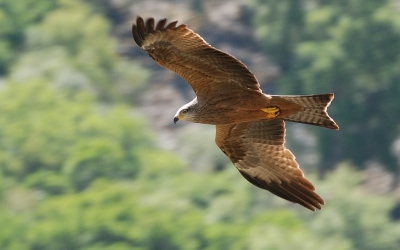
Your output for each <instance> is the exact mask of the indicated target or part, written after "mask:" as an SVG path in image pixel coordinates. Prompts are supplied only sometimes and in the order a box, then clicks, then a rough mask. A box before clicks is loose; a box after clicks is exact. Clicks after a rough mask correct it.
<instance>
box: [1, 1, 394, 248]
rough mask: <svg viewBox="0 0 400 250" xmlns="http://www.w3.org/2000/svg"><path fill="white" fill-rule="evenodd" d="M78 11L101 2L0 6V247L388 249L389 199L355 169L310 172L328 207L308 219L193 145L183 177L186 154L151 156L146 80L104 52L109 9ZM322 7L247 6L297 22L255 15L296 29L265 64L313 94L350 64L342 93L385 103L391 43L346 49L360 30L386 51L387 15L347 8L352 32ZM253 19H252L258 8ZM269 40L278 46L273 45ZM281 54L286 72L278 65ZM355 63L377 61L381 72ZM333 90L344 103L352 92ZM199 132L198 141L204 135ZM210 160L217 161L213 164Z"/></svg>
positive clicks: (111, 47) (109, 50)
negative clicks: (143, 103)
mask: <svg viewBox="0 0 400 250" xmlns="http://www.w3.org/2000/svg"><path fill="white" fill-rule="evenodd" d="M86 2H88V3H93V5H96V4H98V3H101V2H104V1H78V0H58V1H39V2H38V1H31V0H20V1H7V0H4V1H3V0H0V24H1V26H2V27H6V28H4V29H1V30H0V37H1V38H2V39H0V41H1V42H0V73H1V74H3V75H4V78H3V79H2V80H1V82H0V114H1V115H0V211H1V213H0V225H1V226H0V249H13V250H24V249H31V250H38V249H40V250H46V249H49V250H50V249H51V250H54V249H86V250H89V249H112V250H118V249H121V250H122V249H137V250H139V249H140V250H144V249H154V250H159V249H166V250H173V249H185V250H186V249H189V250H190V249H208V250H214V249H215V250H216V249H233V250H234V249H250V250H258V249H299V250H300V249H305V250H306V249H307V250H308V249H321V250H330V249H340V250H346V249H349V250H350V249H371V250H372V249H393V250H394V249H398V246H399V244H400V241H399V238H398V235H400V225H399V224H398V223H396V222H393V221H390V219H389V217H388V214H389V212H390V211H391V209H392V208H393V207H394V206H395V200H394V198H393V197H390V196H384V195H380V196H377V195H371V194H367V193H365V191H363V189H361V188H360V183H361V182H362V180H363V178H362V172H359V171H357V170H355V169H356V167H355V166H354V165H351V164H349V163H342V164H341V165H339V166H338V167H337V170H336V171H333V172H332V173H330V174H328V175H327V176H326V178H325V179H324V180H315V178H313V177H314V176H313V175H311V179H312V181H313V182H314V183H315V184H316V186H317V187H318V192H319V193H320V194H321V196H322V197H324V198H326V201H327V205H326V206H325V207H324V208H323V210H322V211H320V212H316V213H312V212H310V211H305V210H304V209H302V208H300V207H298V206H296V205H293V204H290V203H289V202H286V201H284V200H282V199H279V198H277V197H274V196H273V195H271V194H269V193H266V192H264V191H262V190H259V189H257V188H255V187H253V186H251V185H250V184H249V183H247V182H246V180H244V179H243V178H242V177H241V176H240V175H239V174H238V173H237V171H236V170H235V168H234V167H233V166H231V164H230V163H229V167H225V166H224V165H226V164H227V162H226V159H225V158H223V159H222V158H220V156H222V153H221V154H220V155H214V153H212V154H210V151H207V149H206V148H205V147H204V145H198V147H197V148H195V151H196V152H197V156H196V152H193V151H190V150H188V151H189V152H186V154H187V155H189V156H190V157H191V158H194V159H196V161H198V162H202V164H204V165H205V166H196V167H195V170H193V169H192V170H190V169H188V168H187V162H185V160H187V159H185V160H184V159H182V158H181V156H178V155H176V154H174V153H171V152H168V151H165V150H163V149H160V148H158V147H157V146H156V143H155V142H154V138H153V135H152V133H151V132H150V131H149V129H148V128H147V127H146V121H145V119H144V118H143V117H142V116H141V115H140V112H139V111H138V110H137V108H136V107H135V104H137V99H138V97H139V96H140V95H141V93H142V92H141V90H143V88H144V86H145V83H146V82H147V79H148V76H149V74H150V73H149V72H148V71H146V70H145V69H143V68H142V67H141V66H140V64H139V63H137V62H134V61H129V60H127V59H123V58H119V57H118V56H116V55H115V50H116V49H115V46H116V45H115V44H116V42H115V41H114V40H113V39H112V38H111V36H110V28H111V22H110V20H107V19H106V18H105V16H108V17H109V14H107V13H109V10H108V9H107V8H108V7H107V6H108V5H107V4H105V5H104V6H105V7H104V6H103V7H104V8H106V10H104V9H103V8H101V6H97V7H98V8H96V7H94V6H93V5H88V4H87V3H86ZM192 2H193V3H194V2H196V1H192ZM323 2H324V1H321V3H319V2H318V4H320V5H321V7H320V8H318V10H319V11H321V12H322V13H323V14H321V13H320V12H319V11H317V9H315V10H313V11H310V12H304V13H303V12H300V11H299V9H298V7H299V6H303V5H298V4H299V3H296V1H267V2H265V3H263V5H260V6H262V7H264V6H267V7H268V6H269V5H268V4H271V5H270V6H273V8H274V11H273V12H276V13H281V12H280V11H289V12H288V13H292V14H290V16H292V15H294V16H297V17H298V18H301V19H302V20H303V21H302V22H301V23H296V22H293V20H292V21H291V20H286V21H283V22H282V20H279V15H277V16H274V17H268V22H271V28H272V29H273V30H274V32H273V33H276V32H278V31H279V30H280V28H279V27H278V26H276V25H281V24H282V23H286V25H289V24H290V23H291V24H294V25H295V26H296V27H297V26H298V27H301V28H302V31H301V32H300V31H295V29H292V32H289V33H285V34H282V36H281V37H280V36H278V37H274V38H273V39H272V43H270V44H271V46H272V47H271V48H276V50H278V48H279V50H280V52H279V53H277V54H276V55H273V56H274V58H276V60H277V62H279V63H282V65H287V68H286V71H285V72H286V73H287V74H285V75H284V78H283V80H282V85H283V87H284V88H288V85H286V84H285V83H286V82H287V81H289V80H290V81H295V82H296V83H298V84H293V83H292V84H291V85H293V86H297V87H298V88H299V91H311V92H318V91H324V90H325V87H324V86H331V85H329V84H330V83H331V82H330V81H333V80H332V79H333V78H332V79H331V78H327V79H328V80H329V79H330V80H329V81H328V80H327V81H326V82H323V83H322V82H321V84H322V85H321V86H320V85H316V83H315V82H314V81H316V80H314V79H318V77H317V75H318V74H319V72H320V70H321V71H322V73H321V74H322V75H323V76H324V77H326V75H325V74H328V73H327V72H328V70H332V67H331V66H332V65H337V67H338V69H337V70H338V71H339V70H343V72H351V71H350V69H357V70H361V68H357V67H358V66H359V65H363V67H366V68H365V70H364V71H362V74H361V73H360V75H356V76H351V78H349V79H352V80H355V81H354V84H352V83H353V82H350V80H349V81H347V82H346V84H348V87H349V88H354V89H358V90H359V89H361V90H363V92H362V93H364V92H368V91H370V92H368V93H375V92H374V91H379V89H380V88H384V89H385V88H389V89H391V88H394V90H393V93H388V94H390V95H395V94H396V92H395V90H396V87H395V85H394V84H393V82H391V81H396V79H397V78H396V77H397V75H396V74H397V73H396V70H395V64H396V63H398V60H397V57H396V55H394V54H392V52H393V51H397V49H398V48H397V47H396V46H394V45H393V44H392V43H390V44H389V45H388V46H386V45H385V46H386V47H388V48H387V49H389V50H390V51H391V52H390V51H389V52H388V51H386V49H385V48H382V49H381V50H382V51H381V50H376V51H374V52H372V51H371V53H370V54H369V55H364V54H363V51H362V50H358V49H359V48H358V47H357V46H356V47H352V44H351V42H350V41H351V40H350V35H351V34H353V33H354V32H356V33H357V32H358V33H357V35H356V36H355V39H363V36H364V39H366V38H365V37H368V36H369V33H368V32H372V33H374V32H376V31H375V30H376V29H377V30H381V29H384V30H385V32H384V33H385V34H389V35H391V36H392V40H393V42H394V43H395V44H396V42H397V41H398V40H396V39H397V35H396V34H397V33H396V32H398V29H399V22H398V21H395V20H392V19H391V17H390V16H391V15H389V14H388V13H391V11H392V10H391V9H390V8H388V7H385V5H383V4H382V5H381V2H379V1H371V4H372V5H371V6H372V7H373V8H375V7H376V11H373V14H371V11H372V9H370V10H369V12H368V11H367V10H364V9H360V11H358V9H352V10H353V11H355V10H357V11H356V12H357V13H354V15H357V16H359V17H360V18H361V17H363V16H364V14H365V15H366V14H368V15H370V16H371V18H372V19H371V20H372V21H371V22H372V23H373V24H374V25H375V24H376V25H377V26H378V28H374V27H375V26H371V30H368V29H367V30H365V29H364V28H365V26H363V25H366V24H365V23H364V19H362V18H361V19H360V21H359V22H356V24H352V22H350V21H352V20H350V21H349V20H348V18H350V17H352V16H351V15H350V14H349V13H352V12H351V11H350V10H351V9H349V11H348V12H349V13H347V12H345V14H346V13H347V14H346V15H348V16H350V17H346V18H347V19H346V18H345V19H343V20H342V19H341V18H339V17H340V16H341V15H339V14H338V13H339V12H338V10H337V9H336V7H335V6H331V5H329V4H324V3H323ZM341 2H342V3H343V4H345V2H346V1H341ZM34 3H35V4H34ZM355 3H358V2H357V1H355V2H352V4H355ZM382 3H383V2H382ZM196 4H199V3H197V2H196ZM264 4H266V5H264ZM302 4H304V3H302ZM196 6H197V5H196ZM296 6H297V7H296ZM317 6H319V5H317ZM368 6H369V5H368ZM377 6H378V7H379V8H378V7H377ZM380 6H382V7H380ZM353 7H354V6H353ZM355 7H357V6H355ZM355 7H354V8H355ZM372 7H371V8H372ZM196 8H198V6H197V7H196ZM346 8H347V7H346ZM363 8H364V7H363ZM365 8H367V7H365ZM259 11H260V13H258V15H259V16H257V18H262V16H263V15H265V14H266V13H267V12H266V10H265V9H263V8H261V7H260V8H259ZM271 13H272V12H271ZM352 15H353V14H352ZM334 16H336V17H334ZM293 18H294V17H293ZM338 19H341V21H339V20H338ZM260 20H261V19H260ZM3 24H7V25H6V26H3ZM368 27H370V26H368ZM259 28H260V29H261V30H263V29H265V28H264V27H262V26H261V25H260V27H259ZM340 32H341V33H340ZM363 32H366V33H365V34H364V33H363ZM278 33H279V32H278ZM278 33H276V34H278ZM262 35H263V34H261V36H262ZM282 37H285V39H288V41H287V44H280V42H279V41H280V39H282ZM317 37H319V38H317ZM265 39H266V41H268V39H269V36H268V32H267V33H266V38H265ZM371 42H373V43H374V44H385V40H379V39H378V40H377V41H375V40H373V41H371ZM274 46H275V47H274ZM382 46H383V45H382ZM347 47H348V48H347ZM285 48H286V49H287V50H286V49H285ZM3 50H4V51H5V53H2V51H3ZM281 50H282V51H281ZM4 51H3V52H4ZM280 53H283V54H280ZM290 54H293V55H294V56H295V58H296V60H295V66H293V65H292V63H291V62H290V61H285V58H286V56H287V55H290ZM271 55H272V54H271ZM364 57H367V58H373V60H378V59H379V60H380V61H379V62H380V63H381V64H382V65H381V68H380V70H375V71H374V67H373V66H370V65H369V63H372V62H366V59H365V58H364ZM344 59H346V60H349V61H346V60H344ZM371 60H372V59H371ZM339 62H340V63H339ZM368 67H370V68H368ZM294 69H298V70H299V71H294ZM334 69H336V68H334ZM382 70H383V71H385V72H386V73H385V72H382ZM333 72H336V71H333ZM295 73H296V74H295ZM349 74H350V73H349ZM294 75H299V76H298V78H295V79H294V78H291V77H294ZM366 75H373V76H374V77H379V79H383V80H382V85H381V84H376V82H374V81H370V83H371V86H369V85H368V86H366V85H364V84H363V83H364V82H363V79H370V78H368V77H365V78H363V77H362V76H366ZM332 77H333V76H332ZM343 77H344V78H343V79H347V77H350V75H344V76H343ZM293 79H294V80H293ZM357 79H358V80H357ZM356 80H357V81H356ZM383 83H385V85H384V84H383ZM343 84H345V83H343ZM357 84H359V86H356V85H357ZM334 86H336V87H337V88H336V87H335V88H334V89H333V90H334V91H338V93H341V94H342V95H344V96H345V97H348V96H351V95H353V94H354V93H353V92H352V91H353V90H354V89H348V90H347V89H346V88H339V87H340V86H338V85H334ZM385 86H386V87H385ZM293 88H295V87H293ZM364 88H365V90H364ZM288 91H291V90H290V89H289V90H288ZM293 91H294V90H293ZM346 91H347V92H346ZM385 93H386V92H385ZM367 97H368V96H364V97H363V96H362V95H361V97H360V98H361V99H357V100H358V101H360V100H363V99H362V98H367ZM365 100H369V99H365ZM345 105H346V102H345V101H343V103H342V102H340V103H338V107H342V106H343V107H344V106H345ZM348 105H350V104H348ZM351 105H356V104H351ZM393 105H394V106H393ZM395 105H396V104H392V103H390V102H387V103H385V104H383V103H382V104H380V102H379V105H378V107H381V108H382V109H384V107H385V108H388V107H390V108H396V107H397V106H395ZM332 108H334V107H332ZM334 110H335V109H333V111H334ZM384 111H385V110H384ZM384 111H382V112H383V113H384V114H385V115H389V112H386V111H385V112H386V113H385V112H384ZM346 112H350V111H346V110H337V108H336V111H335V113H336V114H339V113H340V114H341V116H342V115H343V117H344V118H341V119H343V120H342V121H341V122H343V124H345V122H346V120H345V119H349V121H350V118H349V117H348V116H349V114H348V113H346ZM365 112H367V111H365ZM383 113H379V114H377V115H382V114H383ZM357 114H358V115H359V117H360V118H359V119H360V121H362V119H365V117H364V116H362V114H359V113H357ZM346 115H347V116H346ZM355 115H356V114H353V116H355ZM346 117H347V118H346ZM335 118H339V116H335ZM376 119H381V117H380V116H377V117H376ZM357 121H358V122H360V121H359V120H357ZM378 121H379V120H378ZM354 122H355V121H354ZM355 124H356V123H355ZM358 125H359V124H358ZM385 126H389V125H385ZM390 126H395V125H393V124H392V125H390ZM391 129H393V130H394V128H392V127H391ZM344 130H345V132H346V128H344ZM349 131H350V132H351V131H352V130H350V129H349ZM349 131H347V132H346V133H350V132H349ZM356 131H357V130H356ZM361 131H362V130H361ZM389 132H390V133H393V134H394V131H392V132H391V131H389ZM188 134H193V131H187V133H186V134H185V133H184V134H183V137H184V138H182V139H181V141H182V142H184V141H185V139H187V138H189V136H186V135H188ZM345 135H347V134H344V135H343V136H345ZM323 136H324V134H322V137H323ZM203 137H204V138H207V139H208V140H211V139H212V137H213V130H209V131H207V133H206V134H204V136H203ZM193 138H194V140H201V139H202V138H199V137H198V136H194V137H193ZM387 140H389V139H387ZM349 142H351V141H349ZM354 143H356V144H357V145H359V144H360V143H359V142H357V141H356V142H354ZM324 147H326V145H325V146H324ZM343 147H344V146H343ZM215 150H217V149H215ZM322 152H323V150H322ZM343 157H344V156H343ZM210 158H213V159H216V161H215V162H216V164H217V165H221V166H218V168H217V169H215V166H211V165H212V164H213V163H212V161H210V160H209V159H210ZM224 159H225V160H224ZM340 159H341V158H340ZM349 159H353V158H349ZM215 162H214V163H215ZM200 169H202V170H200ZM308 177H310V176H308Z"/></svg>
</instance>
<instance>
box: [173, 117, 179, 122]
mask: <svg viewBox="0 0 400 250" xmlns="http://www.w3.org/2000/svg"><path fill="white" fill-rule="evenodd" d="M177 121H179V117H177V116H175V117H174V123H175V124H176V122H177Z"/></svg>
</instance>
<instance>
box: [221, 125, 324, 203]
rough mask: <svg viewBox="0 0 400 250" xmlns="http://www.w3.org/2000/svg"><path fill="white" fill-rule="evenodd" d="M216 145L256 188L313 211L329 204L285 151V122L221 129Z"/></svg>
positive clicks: (233, 126)
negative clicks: (326, 203)
mask: <svg viewBox="0 0 400 250" xmlns="http://www.w3.org/2000/svg"><path fill="white" fill-rule="evenodd" d="M215 142H216V143H217V145H218V146H219V147H220V148H221V150H222V151H223V152H224V153H225V154H226V155H227V156H228V157H229V158H230V159H231V161H232V162H233V164H234V165H235V166H236V168H237V169H238V170H239V172H240V173H241V174H242V175H243V177H244V178H246V179H247V180H248V181H249V182H251V183H252V184H254V185H255V186H257V187H259V188H262V189H266V190H268V191H270V192H271V193H273V194H275V195H277V196H279V197H281V198H283V199H286V200H288V201H291V202H294V203H298V204H300V205H302V206H304V207H306V208H308V209H310V210H313V211H314V210H315V208H318V209H321V205H323V204H325V202H324V200H323V199H322V198H321V197H320V196H319V195H318V194H316V193H315V192H314V190H315V187H314V186H313V184H312V183H311V182H309V181H308V180H307V179H306V178H305V177H304V175H303V172H302V171H301V169H300V168H299V165H298V164H297V162H296V161H295V156H294V155H293V154H292V153H291V152H290V151H289V150H288V149H286V148H285V146H284V143H285V122H284V121H283V120H266V121H257V122H249V123H239V124H228V125H217V133H216V138H215Z"/></svg>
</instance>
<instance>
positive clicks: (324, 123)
mask: <svg viewBox="0 0 400 250" xmlns="http://www.w3.org/2000/svg"><path fill="white" fill-rule="evenodd" d="M132 34H133V38H134V40H135V42H136V43H137V44H138V45H139V47H141V48H142V49H143V50H145V51H146V52H147V53H148V54H149V56H150V57H151V58H152V59H153V60H154V61H156V63H157V64H159V65H160V66H162V67H165V68H167V69H169V70H172V71H173V72H175V73H176V74H178V75H179V76H181V77H182V78H183V79H185V80H186V81H187V82H188V83H189V84H190V86H191V87H192V88H193V90H194V92H195V93H196V98H194V100H192V101H191V102H189V103H187V104H185V105H183V106H182V107H181V108H180V109H179V110H178V111H177V113H176V115H175V117H174V122H175V123H176V122H177V121H179V120H185V121H190V122H196V123H204V124H212V125H215V126H216V135H215V142H216V144H217V145H218V147H219V148H220V149H221V150H222V152H224V153H225V154H226V155H227V156H228V157H229V159H230V160H231V161H232V163H233V164H234V165H235V167H236V168H237V169H238V170H239V172H240V173H241V174H242V175H243V177H244V178H245V179H246V180H248V181H249V182H250V183H252V184H253V185H255V186H257V187H259V188H262V189H265V190H268V191H270V192H271V193H273V194H275V195H277V196H279V197H281V198H283V199H286V200H288V201H291V202H294V203H298V204H300V205H302V206H304V207H306V208H308V209H310V210H313V211H315V208H317V209H321V206H322V205H324V204H325V201H324V200H323V199H322V198H321V197H320V196H319V195H318V194H317V193H315V187H314V185H313V184H312V183H311V182H310V181H308V180H307V179H306V178H305V177H304V174H303V172H302V171H301V169H300V168H299V165H298V163H297V162H296V161H295V156H294V155H293V154H292V153H291V152H290V151H289V150H288V149H286V148H285V146H284V143H285V131H286V129H285V121H292V122H299V123H306V124H311V125H316V126H321V127H326V128H330V129H336V130H337V129H339V127H338V125H337V124H336V123H335V122H334V121H333V120H332V119H331V118H330V117H329V115H328V113H327V111H326V110H327V107H328V106H329V104H330V103H331V101H332V100H333V97H334V95H333V94H332V93H327V94H320V95H306V96H300V95H292V96H290V95H267V94H264V93H263V92H262V90H261V89H260V85H259V83H258V81H257V79H256V78H255V76H254V75H253V74H252V73H251V72H250V70H249V69H248V68H247V67H246V66H245V65H244V64H243V63H242V62H240V61H239V60H238V59H236V58H235V57H233V56H231V55H229V54H227V53H225V52H222V51H220V50H218V49H216V48H214V47H212V46H211V45H209V44H208V43H207V42H206V41H205V40H204V39H203V38H201V37H200V36H199V35H198V34H196V33H194V32H193V31H192V30H190V29H189V28H188V27H187V25H185V24H181V25H179V26H177V21H175V22H171V23H169V24H167V20H166V19H161V20H160V21H158V22H157V24H155V21H154V18H149V19H147V21H146V22H145V21H144V20H143V18H141V17H138V18H137V20H136V24H133V25H132Z"/></svg>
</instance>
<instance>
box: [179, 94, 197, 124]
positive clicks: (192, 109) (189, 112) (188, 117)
mask: <svg viewBox="0 0 400 250" xmlns="http://www.w3.org/2000/svg"><path fill="white" fill-rule="evenodd" d="M196 117H197V99H194V100H193V101H191V102H189V103H187V104H185V105H183V106H182V107H181V108H180V109H179V110H178V111H177V112H176V114H175V117H174V123H177V122H178V121H180V120H182V121H189V122H196Z"/></svg>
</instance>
